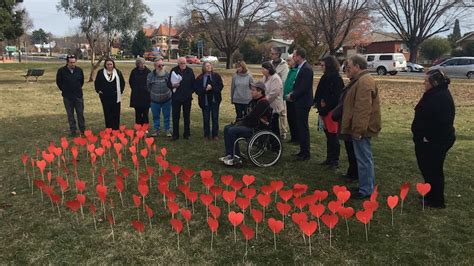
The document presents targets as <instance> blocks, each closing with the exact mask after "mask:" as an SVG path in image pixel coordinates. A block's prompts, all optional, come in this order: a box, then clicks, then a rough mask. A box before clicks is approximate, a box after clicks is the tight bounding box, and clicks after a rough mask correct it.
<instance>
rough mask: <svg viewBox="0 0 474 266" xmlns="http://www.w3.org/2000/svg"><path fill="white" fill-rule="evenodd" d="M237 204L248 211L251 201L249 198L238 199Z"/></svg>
mask: <svg viewBox="0 0 474 266" xmlns="http://www.w3.org/2000/svg"><path fill="white" fill-rule="evenodd" d="M235 202H236V203H237V206H239V208H240V209H242V210H245V209H247V208H248V206H249V205H250V200H249V199H247V198H241V197H237V198H236V199H235Z"/></svg>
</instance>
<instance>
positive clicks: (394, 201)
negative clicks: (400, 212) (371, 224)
mask: <svg viewBox="0 0 474 266" xmlns="http://www.w3.org/2000/svg"><path fill="white" fill-rule="evenodd" d="M387 205H388V207H389V208H390V210H391V212H392V226H393V209H394V208H395V207H397V205H398V196H397V195H395V196H388V197H387Z"/></svg>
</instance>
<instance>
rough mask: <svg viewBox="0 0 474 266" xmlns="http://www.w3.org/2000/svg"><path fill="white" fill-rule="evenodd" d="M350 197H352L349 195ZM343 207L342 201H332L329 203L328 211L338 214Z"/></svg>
mask: <svg viewBox="0 0 474 266" xmlns="http://www.w3.org/2000/svg"><path fill="white" fill-rule="evenodd" d="M349 196H350V195H349ZM341 207H342V203H341V202H340V201H336V200H333V201H330V202H329V203H328V209H329V210H330V211H331V212H332V213H333V214H336V213H337V211H338V210H339V209H340V208H341Z"/></svg>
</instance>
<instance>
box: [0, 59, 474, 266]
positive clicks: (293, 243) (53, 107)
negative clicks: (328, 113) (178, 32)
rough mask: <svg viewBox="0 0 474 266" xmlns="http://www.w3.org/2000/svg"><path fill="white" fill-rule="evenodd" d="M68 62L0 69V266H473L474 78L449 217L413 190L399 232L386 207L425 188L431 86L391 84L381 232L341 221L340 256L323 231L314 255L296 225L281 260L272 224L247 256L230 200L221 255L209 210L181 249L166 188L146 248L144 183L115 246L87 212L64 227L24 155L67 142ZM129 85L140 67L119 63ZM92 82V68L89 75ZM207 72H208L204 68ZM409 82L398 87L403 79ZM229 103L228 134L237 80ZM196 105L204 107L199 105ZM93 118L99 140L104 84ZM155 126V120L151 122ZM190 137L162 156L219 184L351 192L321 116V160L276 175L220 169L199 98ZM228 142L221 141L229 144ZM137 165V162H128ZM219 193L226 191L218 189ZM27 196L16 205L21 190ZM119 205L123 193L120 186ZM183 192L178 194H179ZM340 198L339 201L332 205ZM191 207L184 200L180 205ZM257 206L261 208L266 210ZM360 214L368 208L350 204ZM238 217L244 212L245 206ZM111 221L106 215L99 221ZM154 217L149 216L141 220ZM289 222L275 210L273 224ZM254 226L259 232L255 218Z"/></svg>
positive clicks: (458, 91)
mask: <svg viewBox="0 0 474 266" xmlns="http://www.w3.org/2000/svg"><path fill="white" fill-rule="evenodd" d="M32 67H41V68H45V69H46V74H45V76H44V77H41V78H40V79H39V81H38V83H25V82H24V81H23V78H22V77H21V76H20V75H22V74H24V73H26V69H27V68H32ZM58 67H59V65H58V64H44V63H35V64H28V65H25V64H22V65H19V64H3V65H0V106H1V109H0V128H1V131H0V144H1V145H0V161H1V164H2V168H1V169H2V171H1V173H0V192H1V194H0V245H1V246H0V250H1V252H0V263H1V264H7V263H11V264H49V263H51V264H65V263H77V262H81V263H90V264H92V263H107V264H111V263H120V264H129V263H133V264H156V263H160V264H168V263H173V264H230V263H232V264H247V263H252V264H272V265H274V264H282V265H283V264H284V265H289V264H317V263H324V264H387V263H388V264H448V263H456V264H465V265H472V264H473V263H474V259H473V255H472V254H473V251H474V248H473V245H474V243H473V241H472V237H473V236H474V232H473V223H472V221H473V220H474V215H473V212H472V201H473V196H472V195H473V187H472V176H473V171H472V162H474V153H473V152H472V150H473V149H474V132H473V129H474V128H473V125H474V123H473V122H474V121H473V115H472V113H473V111H474V87H473V83H472V82H470V81H466V80H454V82H453V85H452V87H451V90H452V92H453V95H454V97H455V101H456V105H457V114H456V115H457V116H456V130H457V136H458V139H457V142H456V144H455V146H454V147H453V148H452V150H451V151H450V152H449V154H448V157H447V160H446V164H445V172H446V201H447V208H446V209H444V210H432V209H426V210H425V212H422V211H421V206H420V204H419V199H418V197H417V195H416V192H415V189H414V186H412V187H411V191H410V193H409V195H408V198H407V202H405V208H404V213H403V215H400V213H399V209H398V208H397V209H396V210H395V225H394V227H392V226H391V225H390V211H389V210H388V207H387V206H386V203H385V199H386V197H387V196H388V195H394V194H398V192H399V186H400V185H401V184H402V183H403V182H407V181H408V182H410V183H412V184H415V183H416V182H422V178H421V177H420V173H419V170H418V168H417V165H416V159H415V156H414V147H413V143H412V141H411V133H410V123H411V120H412V119H413V107H414V104H415V103H416V102H417V100H418V99H419V98H420V96H421V93H422V88H421V79H419V78H418V79H409V78H403V79H402V78H400V77H397V78H396V79H391V78H381V79H379V87H380V88H381V95H382V105H383V107H382V109H383V130H382V133H381V135H380V137H379V138H377V139H376V140H374V142H373V151H374V157H375V165H376V183H377V184H378V185H379V188H380V196H379V203H380V207H379V210H378V211H377V212H376V213H375V215H374V220H373V221H372V222H371V225H370V233H369V242H366V241H365V231H364V226H363V225H362V224H361V223H359V222H357V221H356V220H355V219H351V220H350V221H349V225H350V228H351V234H350V236H347V235H346V228H345V225H344V221H343V220H340V222H339V224H338V225H337V227H336V229H335V230H334V232H333V234H334V237H333V247H329V239H328V233H329V232H328V229H327V228H326V227H324V225H323V226H322V228H321V229H322V233H321V234H320V233H316V234H315V235H314V236H313V239H312V245H313V253H312V255H311V256H309V253H308V247H307V245H305V244H304V243H303V239H302V237H301V233H300V231H299V230H298V229H297V228H296V226H295V225H294V224H293V223H292V222H291V221H290V218H287V219H286V221H287V222H286V225H285V226H286V228H285V229H284V230H283V231H282V232H281V233H280V235H279V236H278V248H277V249H278V250H277V251H274V250H273V234H271V232H270V231H269V230H268V227H267V226H266V224H265V225H261V226H260V227H259V228H260V229H259V230H261V229H262V228H264V229H263V231H260V232H259V238H258V240H255V239H254V240H252V241H250V242H249V253H248V254H247V256H244V250H245V241H244V240H243V237H242V235H241V234H240V231H238V241H237V243H234V241H233V233H232V227H231V226H230V224H229V222H228V221H227V218H226V215H227V207H226V206H225V205H224V202H223V201H222V200H220V201H219V204H218V205H219V206H221V208H222V211H223V212H222V216H221V218H220V221H219V222H220V227H219V231H218V236H217V237H216V238H215V239H214V250H213V251H211V250H210V231H209V229H208V226H207V223H206V221H205V220H206V218H205V217H206V216H205V209H204V207H203V206H202V205H201V204H199V203H198V204H196V206H195V207H196V214H195V215H194V216H193V219H192V222H191V224H190V226H191V237H188V236H187V234H186V230H184V231H183V234H182V235H181V238H180V240H181V241H180V250H179V251H178V250H177V249H176V241H177V238H176V234H173V233H172V232H171V229H170V226H169V222H168V220H169V215H168V214H167V212H166V211H165V210H164V207H163V204H162V202H161V196H160V195H158V193H157V191H156V185H154V186H153V188H151V195H149V197H148V198H147V202H148V203H149V204H150V205H151V207H152V208H153V209H154V210H155V213H156V216H155V217H154V220H153V229H150V228H149V227H148V223H145V226H146V229H145V234H144V239H143V244H141V241H140V238H139V236H138V234H137V233H136V232H135V231H134V230H133V229H132V228H131V226H130V224H129V222H130V220H132V219H135V217H136V210H135V209H133V208H132V207H131V206H132V205H133V203H132V200H131V193H137V194H138V192H137V191H136V190H135V189H132V188H133V187H135V185H136V184H135V180H134V177H131V178H130V179H129V181H130V183H129V188H128V190H127V192H126V194H125V195H124V196H125V201H126V205H127V206H128V208H126V209H121V208H120V207H118V206H116V208H115V210H116V220H117V225H116V227H115V237H116V241H115V242H114V243H113V242H112V239H111V238H110V237H108V235H109V233H110V228H109V226H108V224H107V223H106V222H102V223H99V224H98V231H94V226H93V222H92V218H91V216H90V215H89V212H88V211H87V210H86V211H85V212H86V220H84V221H82V220H81V219H80V224H79V225H78V224H77V223H76V220H75V218H74V216H73V215H72V214H71V213H70V212H69V211H67V210H66V208H65V207H64V206H62V207H61V210H62V214H63V217H62V218H58V215H57V212H55V211H54V210H52V209H51V206H50V204H49V203H48V202H47V201H45V202H41V200H40V197H39V192H38V191H36V192H35V194H34V195H32V194H31V189H30V188H29V187H28V184H27V182H26V177H25V176H24V175H23V170H22V165H21V163H20V157H21V155H22V154H23V153H24V152H28V153H29V154H33V153H34V152H35V151H36V148H40V149H41V150H43V149H45V148H46V147H47V146H48V144H49V142H50V141H52V140H54V141H56V142H57V143H58V141H59V138H60V137H61V136H64V135H66V134H67V132H68V127H67V120H66V114H65V110H64V107H63V103H62V98H61V96H60V92H59V91H58V90H57V88H56V85H55V82H54V78H55V73H56V69H57V68H58ZM119 67H120V69H122V70H123V72H124V75H125V76H126V77H128V75H129V73H130V70H131V67H132V64H119ZM83 68H84V70H85V72H86V73H85V74H86V76H87V75H88V73H87V72H88V71H89V67H88V65H83ZM196 71H197V69H196ZM397 79H399V80H397ZM224 81H225V85H226V87H225V88H226V89H225V92H224V97H223V98H224V99H225V101H224V102H223V103H222V105H221V116H220V126H221V128H220V129H221V131H222V129H223V127H224V126H225V125H226V124H227V123H229V122H230V121H232V119H233V118H234V109H233V107H232V106H231V105H230V103H229V90H228V88H229V83H230V76H229V75H226V76H225V79H224ZM129 96H130V89H129V87H128V85H127V88H126V92H125V97H124V101H123V104H122V123H123V124H126V125H127V126H128V127H131V126H132V125H133V122H134V121H133V119H134V114H133V109H131V108H129V107H128V103H129ZM195 98H196V97H195ZM84 99H85V117H86V124H87V127H88V128H91V129H92V130H93V131H94V133H96V134H97V133H98V132H99V131H100V130H102V129H103V126H104V123H103V114H102V110H101V105H100V102H99V99H98V97H97V95H96V94H95V92H94V90H93V85H92V84H91V83H87V84H86V85H85V86H84ZM150 118H151V115H150ZM191 121H192V122H191V135H192V137H191V139H190V140H188V141H185V140H180V141H178V142H173V143H172V142H170V141H169V140H168V139H166V138H165V137H159V138H157V139H156V143H157V144H158V147H167V148H168V151H169V155H168V159H169V161H170V162H171V163H172V164H179V165H182V166H185V167H188V168H192V169H195V170H202V169H212V170H213V171H214V176H215V178H216V179H218V177H219V176H221V175H224V174H232V175H233V176H234V178H240V177H241V176H242V175H243V174H253V175H255V176H256V177H257V181H256V182H255V185H256V186H257V187H260V186H261V185H263V184H268V183H269V182H270V181H271V180H274V179H281V180H284V181H285V187H286V188H287V189H288V187H289V186H292V185H293V184H295V183H305V184H308V185H309V187H310V189H309V191H313V190H314V189H326V190H329V191H330V190H331V187H332V186H333V185H336V184H338V185H347V186H349V187H353V186H355V185H356V184H353V183H346V182H345V181H344V180H343V179H341V178H340V175H341V174H342V173H343V172H344V170H345V168H346V166H347V164H346V157H345V152H344V148H343V146H342V147H341V162H342V166H341V169H340V170H338V171H337V172H331V171H328V170H326V169H324V168H323V167H321V166H319V165H318V162H320V161H322V160H323V159H324V154H325V138H324V136H323V134H322V133H321V132H317V131H316V113H315V112H314V111H312V112H311V116H310V121H311V126H312V127H311V145H312V154H313V157H312V158H311V160H310V161H308V162H305V163H297V162H294V161H293V160H292V157H291V154H293V153H295V152H297V147H295V146H292V145H286V144H285V146H284V153H283V157H282V159H281V160H280V162H279V163H278V164H277V165H276V166H274V167H271V168H268V169H261V168H256V167H254V166H252V165H250V164H249V163H248V164H246V165H245V167H244V168H242V169H233V168H226V167H224V166H223V165H222V164H221V163H220V162H218V161H217V157H219V156H221V155H222V153H223V149H224V146H223V141H218V142H208V141H205V140H204V139H203V138H202V135H203V134H202V125H201V123H202V118H201V112H200V110H199V109H198V107H197V102H196V100H195V101H194V104H193V109H192V117H191ZM222 137H223V136H222V134H221V138H222ZM128 163H130V160H128ZM87 169H88V168H87V167H86V162H85V160H81V162H80V174H79V175H80V178H81V179H83V180H86V181H87V183H88V188H87V193H86V194H87V197H88V200H89V199H94V198H95V195H96V194H95V191H94V189H93V188H92V184H90V183H91V177H90V175H88V174H86V173H87ZM106 179H107V180H108V181H107V182H109V184H111V182H112V180H113V174H112V173H111V170H109V172H108V173H107V175H106ZM219 183H220V182H219ZM192 187H193V189H194V190H198V191H199V192H201V191H202V185H201V182H200V178H197V177H196V176H195V177H194V179H193V181H192ZM13 191H14V192H16V195H15V196H13V195H12V194H11V192H13ZM110 191H111V192H109V195H113V198H114V202H115V203H116V205H118V204H119V202H120V201H119V199H118V195H117V193H115V192H112V191H114V189H113V188H110ZM178 194H179V193H178ZM331 194H332V193H330V198H331V200H332V199H334V196H333V195H331ZM66 197H67V199H72V198H73V197H74V191H68V192H67V193H66ZM179 201H180V202H182V200H181V199H179ZM252 204H253V206H257V203H256V200H254V201H253V203H252ZM349 205H351V206H353V207H355V209H360V208H361V202H359V201H352V200H351V201H350V202H349ZM234 209H235V210H237V209H236V208H235V207H234ZM98 213H99V215H100V213H101V212H100V211H98ZM141 215H143V214H141ZM271 216H272V217H275V218H278V219H281V216H280V215H279V214H278V213H277V211H276V210H275V209H274V208H273V207H272V209H270V210H268V211H267V215H266V217H267V218H268V217H271ZM246 219H247V221H248V224H250V225H251V226H253V224H254V223H253V221H251V218H250V216H246Z"/></svg>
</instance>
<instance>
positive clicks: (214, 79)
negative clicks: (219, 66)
mask: <svg viewBox="0 0 474 266" xmlns="http://www.w3.org/2000/svg"><path fill="white" fill-rule="evenodd" d="M203 79H204V74H201V75H199V76H198V77H197V78H196V81H195V82H194V89H195V91H196V93H197V95H198V100H199V107H201V108H204V107H205V106H206V99H207V103H208V104H209V105H210V104H211V103H213V102H214V103H217V104H220V103H221V101H222V96H221V92H222V88H224V84H223V82H222V78H221V76H220V75H219V74H217V73H215V72H212V74H211V75H210V77H208V78H207V80H206V84H204V82H203ZM207 84H210V85H211V86H212V90H210V91H206V87H207Z"/></svg>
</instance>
